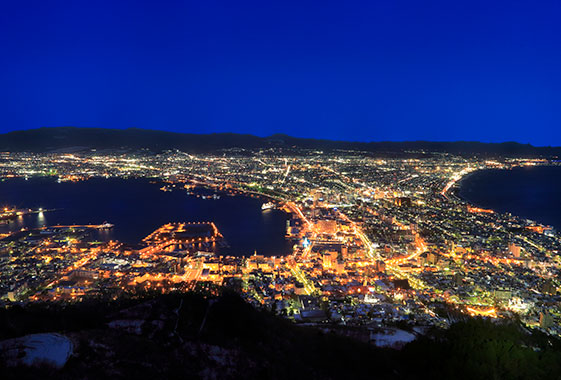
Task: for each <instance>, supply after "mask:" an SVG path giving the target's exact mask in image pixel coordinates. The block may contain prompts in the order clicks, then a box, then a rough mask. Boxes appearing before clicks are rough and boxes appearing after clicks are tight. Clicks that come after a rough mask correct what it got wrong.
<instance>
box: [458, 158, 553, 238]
mask: <svg viewBox="0 0 561 380" xmlns="http://www.w3.org/2000/svg"><path fill="white" fill-rule="evenodd" d="M459 196H460V197H462V198H464V199H465V200H467V201H468V202H470V203H472V204H474V205H477V206H479V207H484V208H489V209H493V210H495V211H498V212H503V213H504V212H510V213H511V214H513V215H516V216H519V217H522V218H525V219H531V220H534V221H537V222H539V223H542V224H548V225H551V226H553V227H555V228H556V229H557V230H560V229H561V167H559V166H537V167H523V168H514V169H512V170H496V169H492V170H482V171H478V172H475V173H473V174H471V175H469V176H468V177H466V178H465V179H464V180H462V182H461V184H460V190H459Z"/></svg>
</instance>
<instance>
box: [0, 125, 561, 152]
mask: <svg viewBox="0 0 561 380" xmlns="http://www.w3.org/2000/svg"><path fill="white" fill-rule="evenodd" d="M274 147H276V148H283V149H286V150H292V149H312V150H321V151H326V152H329V151H337V150H353V151H362V152H366V153H370V154H374V155H388V154H392V155H395V154H400V153H405V152H412V151H415V152H422V151H424V152H446V153H452V154H460V155H488V156H542V157H556V156H561V147H535V146H532V145H530V144H520V143H517V142H504V143H482V142H474V141H456V142H431V141H404V142H392V141H384V142H352V141H334V140H323V139H310V138H298V137H291V136H288V135H283V134H275V135H271V136H269V137H258V136H253V135H248V134H237V133H212V134H192V133H177V132H166V131H157V130H147V129H137V128H129V129H105V128H77V127H52V128H38V129H30V130H22V131H14V132H9V133H5V134H0V151H15V152H24V151H29V152H49V151H56V150H61V149H70V148H73V149H75V150H80V149H126V150H139V149H148V150H150V151H153V152H160V151H163V150H167V149H178V150H181V151H184V152H189V153H210V152H217V151H220V150H225V149H234V148H238V149H267V148H274Z"/></svg>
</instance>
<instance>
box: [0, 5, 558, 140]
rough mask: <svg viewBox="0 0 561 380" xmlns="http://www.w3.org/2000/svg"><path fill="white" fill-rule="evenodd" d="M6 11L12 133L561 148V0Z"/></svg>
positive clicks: (2, 94)
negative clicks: (69, 129)
mask: <svg viewBox="0 0 561 380" xmlns="http://www.w3.org/2000/svg"><path fill="white" fill-rule="evenodd" d="M0 7H1V8H0V49H1V50H0V51H1V54H0V111H1V112H0V132H5V131H11V130H17V129H29V128H37V127H43V126H69V125H71V126H79V127H106V128H129V127H137V128H146V129H163V130H171V131H182V132H193V133H210V132H239V133H251V134H256V135H259V136H267V135H270V134H273V133H286V134H289V135H293V136H299V137H318V138H320V137H321V138H330V139H341V140H356V141H381V140H420V139H422V140H439V141H442V140H479V141H493V142H499V141H511V140H513V141H519V142H522V143H527V142H529V143H532V144H535V145H561V21H560V20H561V1H559V0H555V1H548V0H539V1H535V0H534V1H516V0H508V1H492V0H484V1H474V0H470V1H456V0H446V1H430V0H423V1H419V0H410V1H403V0H388V1H375V0H369V1H364V2H362V1H326V0H321V1H310V2H307V1H304V0H299V1H287V0H285V1H278V2H275V1H266V0H260V1H243V0H239V1H213V0H199V1H177V2H175V1H152V2H145V1H140V0H135V1H130V2H129V1H120V0H112V1H103V0H94V1H85V0H72V1H67V2H59V1H55V0H42V1H36V2H32V1H26V0H4V1H2V2H0Z"/></svg>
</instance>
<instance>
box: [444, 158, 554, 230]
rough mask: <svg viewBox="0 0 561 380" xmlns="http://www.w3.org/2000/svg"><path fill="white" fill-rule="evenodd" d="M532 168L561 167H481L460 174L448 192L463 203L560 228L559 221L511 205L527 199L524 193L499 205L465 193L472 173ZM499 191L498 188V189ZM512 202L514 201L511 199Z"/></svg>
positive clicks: (537, 185)
mask: <svg viewBox="0 0 561 380" xmlns="http://www.w3.org/2000/svg"><path fill="white" fill-rule="evenodd" d="M534 168H540V169H543V168H561V166H560V165H551V164H550V165H539V166H532V167H526V166H523V165H517V166H513V167H509V168H481V169H477V170H474V171H472V172H470V173H468V174H466V175H464V176H462V178H461V179H459V180H458V181H456V183H455V184H454V186H453V187H452V188H451V189H450V190H449V194H450V196H453V197H454V198H456V199H457V200H458V201H461V202H463V203H465V204H466V205H469V206H475V207H478V208H485V209H490V210H493V211H494V212H496V213H498V214H509V215H512V216H515V217H516V218H519V219H521V220H531V221H533V222H535V223H537V224H540V225H544V226H550V227H553V228H555V229H561V224H560V223H559V222H557V223H556V222H555V221H553V222H552V221H546V220H544V219H547V216H545V217H544V216H543V215H535V214H534V215H532V214H531V213H528V212H525V211H523V210H522V209H520V207H518V209H517V207H513V205H520V204H521V203H524V202H523V201H524V199H527V198H526V197H524V195H522V196H521V197H520V201H519V202H518V201H517V202H516V203H511V204H503V205H502V206H501V205H497V204H492V205H491V204H489V203H488V202H485V201H481V200H477V199H474V198H477V197H470V196H469V195H468V194H466V193H467V192H468V190H469V188H468V186H469V185H467V184H466V182H467V181H468V180H469V179H471V178H472V177H473V175H475V174H478V175H481V174H483V173H486V174H489V173H491V172H496V173H502V172H505V171H513V170H519V169H534ZM535 186H536V187H538V188H539V186H540V184H536V185H535ZM498 191H500V190H498ZM513 202H514V201H513ZM526 207H527V208H528V210H541V208H538V207H534V208H530V206H526ZM543 210H546V209H545V208H543Z"/></svg>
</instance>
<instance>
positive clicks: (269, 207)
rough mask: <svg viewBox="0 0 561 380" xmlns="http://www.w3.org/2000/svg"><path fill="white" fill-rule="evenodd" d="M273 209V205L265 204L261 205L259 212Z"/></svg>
mask: <svg viewBox="0 0 561 380" xmlns="http://www.w3.org/2000/svg"><path fill="white" fill-rule="evenodd" d="M274 208H275V204H274V203H273V202H267V203H263V204H262V205H261V210H263V211H266V210H271V209H274Z"/></svg>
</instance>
